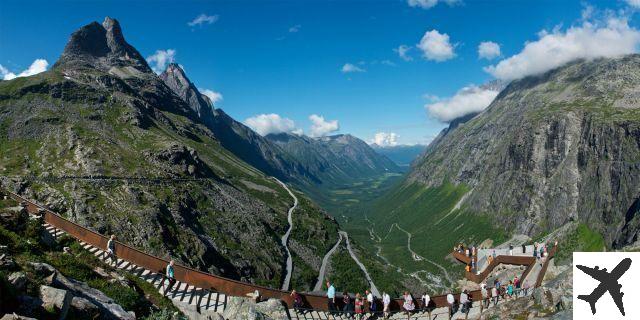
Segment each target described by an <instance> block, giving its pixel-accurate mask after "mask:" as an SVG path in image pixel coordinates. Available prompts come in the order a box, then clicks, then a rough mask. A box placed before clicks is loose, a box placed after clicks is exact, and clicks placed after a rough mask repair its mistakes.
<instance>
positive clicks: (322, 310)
mask: <svg viewBox="0 0 640 320" xmlns="http://www.w3.org/2000/svg"><path fill="white" fill-rule="evenodd" d="M3 193H4V194H6V195H8V196H9V197H11V198H13V199H14V200H16V201H18V202H19V203H20V204H21V206H22V207H24V208H25V209H26V210H27V211H28V212H29V213H30V214H32V215H37V216H40V217H42V219H43V223H44V225H45V228H46V230H47V231H48V232H50V233H51V234H52V235H54V236H55V237H59V236H60V235H62V234H68V235H69V236H71V237H73V238H75V239H77V240H78V241H79V242H80V243H81V244H82V246H83V247H84V248H85V249H87V250H89V251H90V252H91V253H93V254H94V255H96V256H97V257H100V258H103V257H104V256H105V252H104V250H103V249H104V248H106V245H107V241H108V239H107V237H105V236H104V235H101V234H99V233H97V232H94V231H92V230H90V229H88V228H85V227H82V226H80V225H78V224H76V223H74V222H72V221H69V220H67V219H65V218H63V217H61V216H60V215H58V214H56V213H55V212H53V211H52V210H50V209H48V208H46V207H44V206H42V205H39V204H37V203H35V202H34V201H31V200H28V199H25V198H23V197H22V196H20V195H18V194H15V193H12V192H8V191H2V190H0V195H1V194H3ZM116 243H117V245H116V256H117V258H118V263H117V268H119V269H122V270H126V271H128V272H131V273H133V274H135V275H137V276H139V277H142V278H143V279H145V280H147V281H148V282H151V283H152V284H154V286H155V287H156V288H157V289H158V290H159V291H160V292H161V293H163V294H167V295H168V296H169V297H170V298H171V299H173V300H176V299H178V300H179V301H180V302H183V303H187V304H190V305H192V306H194V307H195V308H196V309H197V310H198V311H202V310H210V311H215V312H223V311H224V309H225V308H226V306H227V301H228V297H231V296H237V297H245V298H246V297H247V294H251V293H253V292H255V291H256V290H257V291H258V292H259V294H260V298H261V299H262V300H266V299H270V298H275V299H279V300H280V301H282V303H283V305H284V306H285V308H286V309H287V310H288V311H289V318H290V319H291V318H293V319H336V318H346V316H345V315H344V314H342V312H337V313H335V314H331V312H330V311H329V310H328V305H327V298H326V297H325V296H320V295H314V294H306V293H301V294H300V295H301V297H302V300H303V307H302V308H300V309H297V310H294V309H293V298H292V297H291V295H290V294H291V292H290V291H283V290H278V289H272V288H268V287H263V286H258V285H254V284H250V283H246V282H241V281H238V280H234V279H228V278H224V277H220V276H217V275H213V274H209V273H206V272H202V271H199V270H195V269H192V268H189V267H187V266H183V265H179V264H176V265H175V266H174V274H175V279H176V284H175V285H174V286H173V290H172V291H171V292H169V293H167V292H165V286H164V284H165V282H166V278H165V276H164V275H165V267H166V266H167V264H168V263H169V261H168V260H166V259H162V258H159V257H156V256H153V255H149V254H147V253H144V252H142V251H140V250H137V249H135V248H133V247H131V246H128V245H127V244H124V243H121V242H116ZM555 251H556V247H554V248H553V249H552V250H551V252H550V254H549V257H548V258H547V259H546V260H545V262H544V265H543V266H542V268H541V269H540V271H539V272H538V274H537V281H536V283H535V286H536V287H537V286H539V285H540V283H541V282H542V278H543V277H544V273H545V272H546V268H547V266H548V263H549V260H550V259H551V258H552V257H553V255H554V254H555ZM454 257H456V259H458V260H460V261H462V262H466V263H468V262H470V261H471V260H470V257H468V256H465V255H464V254H461V253H459V252H454ZM535 262H536V259H535V258H533V257H524V256H505V255H500V256H498V257H497V258H496V259H495V260H494V261H493V262H492V263H491V264H489V266H488V267H487V268H486V269H485V270H484V271H483V272H481V273H480V274H473V273H470V272H468V273H467V275H466V276H467V278H468V279H470V280H472V281H475V282H480V281H482V280H483V279H484V278H486V277H487V276H488V274H489V273H490V272H491V270H493V268H495V267H496V266H497V265H499V264H513V265H527V266H528V268H527V270H526V271H525V273H528V272H530V271H531V268H532V265H535ZM529 291H531V290H528V291H523V295H527V294H530V292H529ZM469 296H470V297H471V299H472V300H473V301H474V305H472V308H476V307H478V308H479V312H482V309H483V308H484V307H483V306H482V305H481V304H480V301H482V295H481V292H480V290H476V291H471V292H470V293H469ZM454 297H455V299H456V301H459V298H460V294H454ZM378 298H380V297H378ZM418 299H419V297H415V296H414V301H417V300H418ZM403 302H404V301H403V300H402V299H392V301H391V304H390V309H391V312H392V313H393V314H395V316H394V317H392V318H396V317H398V318H400V317H402V318H404V317H406V316H405V315H402V316H401V313H403V312H402V311H403V310H402V304H403ZM378 304H379V305H381V302H379V303H378ZM428 307H429V308H431V309H432V310H433V311H432V315H436V314H447V315H448V314H449V304H448V303H447V300H446V295H436V296H432V297H431V303H430V304H429V306H428ZM421 308H424V306H421V305H420V304H419V303H417V302H416V309H417V310H418V312H414V313H413V315H412V318H414V319H422V318H423V317H424V318H425V319H426V317H427V313H426V312H423V311H421V310H420V309H421Z"/></svg>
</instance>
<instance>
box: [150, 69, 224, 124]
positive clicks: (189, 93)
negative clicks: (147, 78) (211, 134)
mask: <svg viewBox="0 0 640 320" xmlns="http://www.w3.org/2000/svg"><path fill="white" fill-rule="evenodd" d="M160 79H162V81H164V83H165V84H166V85H167V86H168V87H169V88H171V90H173V92H175V93H176V94H177V95H178V96H179V97H180V98H182V100H184V101H185V102H186V103H187V104H188V105H189V107H190V108H191V109H192V110H193V111H194V112H196V113H197V114H198V117H200V119H201V120H203V122H205V123H206V124H211V122H212V121H213V117H214V114H213V104H212V103H211V100H210V99H209V98H207V97H206V96H205V95H203V94H201V93H200V91H198V88H197V87H196V86H195V85H194V84H193V83H192V82H191V81H190V80H189V78H187V75H186V73H185V72H184V70H183V69H182V67H180V65H178V64H177V63H170V64H169V65H168V66H167V68H166V69H165V70H164V72H162V73H161V74H160Z"/></svg>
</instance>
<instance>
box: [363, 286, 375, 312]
mask: <svg viewBox="0 0 640 320" xmlns="http://www.w3.org/2000/svg"><path fill="white" fill-rule="evenodd" d="M365 293H366V294H367V305H368V306H369V312H371V314H373V313H374V312H375V311H376V302H375V300H374V297H373V292H371V291H369V290H366V291H365Z"/></svg>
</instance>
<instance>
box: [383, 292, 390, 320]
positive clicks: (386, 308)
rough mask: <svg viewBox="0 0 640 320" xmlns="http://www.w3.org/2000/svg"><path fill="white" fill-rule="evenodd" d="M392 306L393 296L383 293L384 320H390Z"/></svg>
mask: <svg viewBox="0 0 640 320" xmlns="http://www.w3.org/2000/svg"><path fill="white" fill-rule="evenodd" d="M390 304H391V296H389V294H388V293H386V292H384V293H382V306H383V309H382V312H384V318H385V319H388V318H389V315H390V314H391V312H390V311H391V310H390V309H389V305H390Z"/></svg>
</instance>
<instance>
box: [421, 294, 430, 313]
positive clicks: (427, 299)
mask: <svg viewBox="0 0 640 320" xmlns="http://www.w3.org/2000/svg"><path fill="white" fill-rule="evenodd" d="M420 302H422V310H423V311H428V312H431V310H430V308H431V307H430V306H429V305H430V304H431V297H430V296H429V294H428V293H426V292H425V293H424V294H423V295H422V297H421V298H420Z"/></svg>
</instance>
